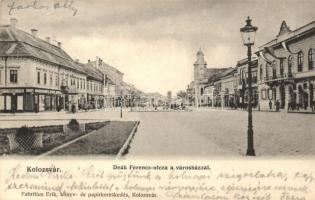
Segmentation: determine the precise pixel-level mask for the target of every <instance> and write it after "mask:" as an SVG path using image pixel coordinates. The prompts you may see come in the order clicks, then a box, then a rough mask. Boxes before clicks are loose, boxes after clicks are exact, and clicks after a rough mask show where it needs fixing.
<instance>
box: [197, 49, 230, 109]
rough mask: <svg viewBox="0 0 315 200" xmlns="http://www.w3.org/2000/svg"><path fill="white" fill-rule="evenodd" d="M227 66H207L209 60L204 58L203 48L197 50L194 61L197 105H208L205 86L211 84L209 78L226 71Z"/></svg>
mask: <svg viewBox="0 0 315 200" xmlns="http://www.w3.org/2000/svg"><path fill="white" fill-rule="evenodd" d="M226 69H227V68H207V62H206V61H205V59H204V53H203V52H202V51H201V49H200V50H199V51H198V52H197V55H196V61H195V63H194V81H193V82H194V92H195V94H194V99H195V106H196V107H200V106H208V105H209V102H208V95H207V94H205V88H206V87H208V86H209V79H210V78H211V77H212V76H214V75H216V74H218V73H220V72H223V71H225V70H226Z"/></svg>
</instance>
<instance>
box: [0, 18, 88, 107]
mask: <svg viewBox="0 0 315 200" xmlns="http://www.w3.org/2000/svg"><path fill="white" fill-rule="evenodd" d="M16 24H17V20H16V19H11V24H10V25H4V26H0V112H13V113H15V112H40V111H55V110H57V111H59V110H69V109H70V108H71V106H73V105H74V106H76V108H77V107H78V102H77V101H78V94H79V93H85V87H83V85H84V84H85V83H86V74H85V72H84V71H83V70H82V69H81V68H78V66H77V64H76V63H75V62H74V61H73V60H72V58H71V57H70V56H69V55H68V54H67V53H66V52H65V51H64V50H63V49H62V47H61V43H60V42H58V43H57V45H55V44H52V43H51V40H50V38H49V37H47V38H46V40H42V39H40V38H38V37H37V30H36V29H32V30H31V33H27V32H24V31H22V30H19V29H17V28H16Z"/></svg>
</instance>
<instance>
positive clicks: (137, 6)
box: [0, 0, 315, 95]
mask: <svg viewBox="0 0 315 200" xmlns="http://www.w3.org/2000/svg"><path fill="white" fill-rule="evenodd" d="M0 2H1V10H0V11H1V12H0V22H1V24H8V22H9V19H10V18H12V17H13V18H16V19H18V24H17V27H18V28H20V29H22V30H25V31H27V32H30V29H31V28H36V29H38V31H39V32H38V35H39V37H41V38H43V39H44V38H45V37H47V36H50V37H55V38H56V40H57V41H60V42H61V43H62V46H63V49H64V50H65V51H66V52H67V53H68V54H69V55H70V56H71V57H72V58H73V59H79V60H80V62H83V63H85V62H87V60H88V59H90V60H95V58H96V57H97V56H98V57H100V58H102V59H103V61H105V62H106V63H108V64H110V65H112V66H114V67H116V68H117V69H119V70H120V71H122V72H123V73H124V80H125V81H126V82H127V83H131V84H134V85H135V86H136V87H137V88H139V89H141V90H143V91H144V92H159V93H161V94H163V95H166V93H167V91H168V90H171V91H172V92H173V93H176V92H177V91H178V90H183V89H186V87H187V85H188V84H189V82H190V81H192V80H193V63H194V62H195V60H196V53H197V51H198V50H199V49H200V48H201V49H202V51H203V52H204V54H205V59H206V61H207V63H208V67H209V68H212V67H213V68H214V67H215V68H221V67H233V66H235V65H236V62H237V61H238V60H240V59H243V58H245V57H246V48H245V47H244V46H243V44H242V40H241V35H240V31H239V30H240V28H241V27H243V26H244V25H245V19H246V17H247V16H250V17H251V18H252V20H253V21H252V24H253V25H255V26H257V27H258V31H257V35H256V42H255V46H254V50H255V49H257V47H258V46H260V45H262V44H264V43H266V42H268V41H270V40H272V39H274V37H275V36H276V35H277V34H278V32H279V28H280V25H281V22H282V21H283V20H285V21H286V22H287V24H288V26H289V27H290V28H291V30H294V29H296V28H298V27H300V26H302V25H305V24H307V23H309V22H311V21H314V20H315V12H314V8H315V0H278V1H277V0H208V1H204V0H50V1H48V0H47V1H46V0H0ZM55 3H57V4H58V5H59V6H56V8H54V5H55ZM29 5H35V6H29ZM61 6H63V7H61ZM10 7H15V8H16V7H19V8H22V7H23V8H24V9H12V10H11V11H10ZM34 7H36V8H34ZM41 7H42V8H41Z"/></svg>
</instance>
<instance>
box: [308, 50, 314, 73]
mask: <svg viewBox="0 0 315 200" xmlns="http://www.w3.org/2000/svg"><path fill="white" fill-rule="evenodd" d="M314 53H315V50H314V49H310V50H309V51H308V69H309V70H312V69H314Z"/></svg>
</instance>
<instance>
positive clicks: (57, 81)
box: [55, 74, 59, 86]
mask: <svg viewBox="0 0 315 200" xmlns="http://www.w3.org/2000/svg"><path fill="white" fill-rule="evenodd" d="M55 75H56V77H55V78H56V80H55V81H56V82H55V86H58V85H59V80H58V74H55Z"/></svg>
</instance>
